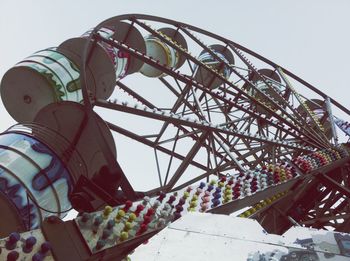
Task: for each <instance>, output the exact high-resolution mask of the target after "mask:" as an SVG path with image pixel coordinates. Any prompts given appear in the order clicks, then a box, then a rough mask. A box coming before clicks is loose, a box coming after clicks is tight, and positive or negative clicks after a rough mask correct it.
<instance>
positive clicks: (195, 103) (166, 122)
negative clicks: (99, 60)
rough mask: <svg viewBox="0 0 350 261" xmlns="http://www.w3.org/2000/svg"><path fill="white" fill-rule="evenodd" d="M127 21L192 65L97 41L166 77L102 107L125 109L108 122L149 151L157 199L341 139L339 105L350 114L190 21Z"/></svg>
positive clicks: (120, 87)
mask: <svg viewBox="0 0 350 261" xmlns="http://www.w3.org/2000/svg"><path fill="white" fill-rule="evenodd" d="M124 21H125V22H127V23H129V24H131V25H132V26H134V27H135V28H137V29H138V30H139V31H140V32H141V33H142V34H143V35H145V36H146V35H151V37H154V38H156V39H157V41H161V42H162V43H163V44H165V45H166V46H167V47H168V48H169V49H171V48H172V51H173V52H174V53H175V54H174V55H176V57H178V59H182V60H183V65H182V66H181V67H179V68H175V67H171V66H169V64H162V62H160V61H159V60H155V59H154V58H152V57H151V56H147V55H146V54H145V53H142V52H140V51H139V50H137V49H135V48H133V47H132V46H131V45H128V44H125V42H123V41H117V40H114V39H111V38H108V37H105V36H104V35H103V34H102V33H101V29H100V31H98V30H97V32H96V33H95V34H94V35H93V36H92V37H93V38H94V39H96V41H98V42H100V43H101V42H103V43H104V44H108V45H111V46H113V47H115V48H118V49H119V50H120V51H122V52H123V53H124V54H125V53H126V54H127V55H128V56H130V57H133V58H136V59H137V60H141V61H142V62H144V63H145V64H148V65H150V66H152V67H154V68H156V69H157V70H159V71H160V73H159V76H158V77H153V78H150V77H145V76H143V75H142V74H141V73H136V74H133V75H128V76H127V77H125V78H122V77H120V78H119V79H118V80H117V82H116V89H115V91H114V93H113V95H112V96H111V97H110V99H109V100H108V101H105V100H100V99H97V100H96V101H95V102H94V105H95V110H96V111H98V112H100V111H102V110H103V109H104V108H107V109H111V110H114V111H117V112H118V113H114V114H113V113H111V114H109V115H110V117H105V119H106V118H107V121H108V125H109V127H110V129H111V130H113V131H115V132H116V133H119V134H122V135H123V136H126V137H129V138H131V139H133V140H135V141H137V142H138V144H139V145H140V144H143V145H144V147H145V148H147V150H145V151H147V155H148V156H145V158H147V159H150V160H149V161H150V162H152V163H150V165H152V168H153V169H150V170H148V169H147V168H146V167H145V172H148V173H147V175H152V174H151V173H150V172H151V171H152V172H153V173H158V177H157V176H155V177H154V176H153V177H154V178H155V179H158V181H159V187H160V188H159V189H156V190H152V191H150V194H153V193H155V192H156V191H159V190H162V191H170V190H172V189H174V188H182V187H184V186H185V185H188V184H191V183H194V182H196V181H199V180H201V179H203V178H207V177H209V176H210V175H218V176H220V175H226V174H229V175H235V174H236V173H238V172H240V171H246V170H248V169H254V168H256V167H262V166H264V165H266V164H270V163H271V164H275V163H276V162H281V161H288V160H290V159H291V158H292V157H296V156H298V155H300V154H303V153H308V152H311V151H314V150H318V149H322V148H329V147H331V146H333V145H334V144H336V143H337V137H336V136H334V135H335V132H334V131H333V132H332V126H334V124H333V125H332V122H333V116H331V117H330V115H331V113H332V112H331V110H330V105H335V106H336V107H337V108H338V109H340V110H343V111H345V112H346V113H349V111H348V110H346V109H345V108H344V107H342V106H341V105H340V104H338V103H337V102H335V101H334V100H332V99H330V98H328V97H327V95H325V94H323V93H322V92H320V91H319V90H317V89H316V88H314V87H313V86H311V85H310V84H308V83H307V82H305V81H303V80H301V79H300V78H298V77H297V76H295V75H293V74H292V73H290V72H288V71H287V70H285V69H283V68H282V67H280V66H278V65H276V64H274V63H273V62H270V61H269V60H267V59H265V58H263V57H261V56H259V55H257V54H255V53H254V52H252V51H250V50H248V49H246V48H244V47H242V46H240V45H238V44H236V43H234V42H232V41H230V40H227V39H224V38H222V37H219V36H216V35H214V34H212V33H209V32H206V31H203V30H201V29H198V28H195V27H193V26H190V25H186V24H181V23H178V22H172V21H169V20H165V19H158V18H157V19H155V18H150V17H147V16H141V17H138V18H136V17H128V18H127V19H125V20H124ZM162 27H171V28H173V29H174V30H176V32H178V33H180V34H181V35H182V36H184V39H185V40H186V41H185V44H186V43H187V44H186V45H187V46H181V45H180V44H179V43H178V42H176V41H175V40H173V39H172V38H170V37H169V36H167V35H166V34H164V33H163V32H162V31H161V30H157V29H159V28H162ZM102 30H103V29H102ZM126 37H127V36H126ZM125 39H127V38H124V40H125ZM91 51H93V49H91ZM301 91H303V93H302V92H301ZM306 96H307V97H312V99H308V98H306ZM118 137H119V138H120V137H121V136H118ZM117 143H118V139H117ZM332 143H333V144H332ZM139 145H138V146H139ZM135 148H136V147H135ZM137 148H139V147H137ZM118 149H119V148H118ZM150 149H151V150H150ZM152 150H153V152H152ZM143 151H144V149H135V150H133V152H132V154H131V155H130V157H135V155H138V156H137V157H138V158H142V156H141V154H142V152H143ZM125 153H126V152H125V151H122V149H120V154H123V155H126V154H125ZM149 155H154V157H153V159H151V157H150V156H149ZM154 166H155V167H154ZM147 178H148V176H147ZM151 178H152V177H150V179H151Z"/></svg>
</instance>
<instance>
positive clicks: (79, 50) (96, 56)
mask: <svg viewBox="0 0 350 261" xmlns="http://www.w3.org/2000/svg"><path fill="white" fill-rule="evenodd" d="M89 41H90V42H91V44H93V46H94V51H93V52H92V53H91V54H90V55H89V57H88V60H87V61H86V62H87V65H86V80H87V86H86V87H87V89H88V90H89V92H90V93H91V95H92V97H93V98H98V99H104V100H105V99H107V98H108V97H109V96H111V94H112V93H113V90H114V86H115V81H116V75H115V69H114V64H113V61H112V60H111V58H110V56H109V55H108V53H107V51H106V50H105V49H104V48H103V46H102V45H101V44H100V43H96V42H94V41H93V40H89V38H83V37H76V38H71V39H68V40H66V41H64V42H63V43H61V44H60V45H59V46H58V48H57V49H58V51H60V52H61V53H63V54H64V55H66V56H67V57H69V59H71V60H72V61H74V63H75V64H77V65H78V68H79V69H80V70H81V63H82V59H83V49H84V46H86V45H87V43H88V42H89Z"/></svg>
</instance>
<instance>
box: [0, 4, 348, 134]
mask: <svg viewBox="0 0 350 261" xmlns="http://www.w3.org/2000/svg"><path fill="white" fill-rule="evenodd" d="M52 2H53V1H52ZM52 2H51V3H49V1H43V0H22V1H20V0H17V1H15V0H1V2H0V35H1V36H0V37H1V41H0V78H2V75H3V74H4V73H5V72H6V70H8V69H9V68H10V67H11V66H12V65H13V64H15V63H16V62H18V61H20V60H21V59H23V58H24V57H26V56H29V55H30V54H32V53H33V52H35V51H38V50H41V49H44V48H46V47H50V46H56V45H58V44H59V43H61V42H63V41H64V40H65V39H68V38H70V37H74V36H78V35H80V34H81V33H83V32H85V31H86V30H87V29H89V28H90V27H93V26H94V25H96V24H98V23H99V22H101V21H102V20H104V19H107V18H109V17H111V16H115V15H120V14H126V13H146V14H151V15H157V16H163V17H167V18H171V19H174V20H179V21H182V22H186V23H190V24H193V25H195V26H198V27H201V28H203V29H207V30H209V31H213V32H216V33H217V34H219V35H222V36H224V37H226V38H229V39H231V40H233V41H235V42H238V43H240V44H242V45H244V46H246V47H248V48H250V49H252V50H253V51H256V52H257V53H259V54H261V55H263V56H265V57H267V58H269V59H270V60H272V61H274V62H276V63H278V64H280V65H282V66H284V67H285V68H287V69H289V70H291V71H292V72H294V73H295V74H297V75H298V76H300V77H301V78H303V79H305V80H307V81H308V82H310V83H312V84H313V85H315V86H316V87H318V88H319V89H320V90H322V91H324V92H326V93H328V94H329V95H330V96H331V97H334V98H335V99H337V100H338V101H339V102H341V103H342V104H343V105H345V106H346V107H348V108H349V107H350V106H349V105H350V101H349V95H348V93H349V91H348V81H347V75H349V71H350V64H349V60H350V51H349V46H350V36H349V33H348V29H349V25H350V15H349V11H350V1H347V0H334V1H326V0H307V1H302V0H284V1H280V0H265V1H260V0H255V1H254V0H236V1H229V0H221V1H208V0H201V1H194V0H192V1H189V0H176V1H165V0H162V1H161V0H148V1H146V0H134V1H130V0H129V1H126V0H125V1H121V0H119V1H118V0H112V1H110V0H107V1H89V0H85V1H82V0H74V1H67V0H61V1H56V4H53V3H52ZM101 3H102V4H101ZM11 124H13V121H12V119H11V118H10V116H9V115H8V114H7V113H6V111H5V110H4V108H3V106H2V104H1V102H0V131H3V130H5V129H6V128H7V127H9V126H10V125H11Z"/></svg>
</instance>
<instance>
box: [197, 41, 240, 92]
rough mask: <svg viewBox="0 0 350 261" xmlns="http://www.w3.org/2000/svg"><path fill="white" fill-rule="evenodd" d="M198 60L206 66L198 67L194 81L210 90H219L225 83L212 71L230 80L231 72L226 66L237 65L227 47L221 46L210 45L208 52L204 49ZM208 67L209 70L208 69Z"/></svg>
mask: <svg viewBox="0 0 350 261" xmlns="http://www.w3.org/2000/svg"><path fill="white" fill-rule="evenodd" d="M212 53H213V54H214V56H213V55H212ZM215 56H218V57H219V58H220V60H222V61H224V63H223V62H221V61H220V60H218V59H217V58H216V57H215ZM197 59H198V60H199V61H200V63H202V64H204V66H202V65H200V66H197V68H196V72H195V76H194V79H195V80H196V81H197V82H199V83H201V84H203V85H204V86H205V87H206V88H208V89H214V88H217V87H218V86H220V85H221V84H222V83H223V81H222V80H221V79H218V78H217V77H216V75H215V74H213V73H212V71H211V70H214V71H217V73H219V74H223V77H224V78H226V79H228V78H229V77H230V74H231V70H230V67H228V66H227V65H226V64H229V65H233V64H234V63H235V59H234V56H233V54H232V52H231V51H230V50H229V49H228V47H227V46H224V45H221V44H213V45H209V46H208V49H207V50H206V49H204V50H202V51H201V52H200V54H199V56H198V58H197ZM225 63H226V64H225ZM207 66H208V67H209V68H206V67H207Z"/></svg>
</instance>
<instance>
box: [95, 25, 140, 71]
mask: <svg viewBox="0 0 350 261" xmlns="http://www.w3.org/2000/svg"><path fill="white" fill-rule="evenodd" d="M100 25H101V26H97V27H95V29H97V30H98V29H99V28H101V27H107V28H110V29H112V30H113V31H114V34H113V35H112V37H111V38H112V39H114V40H116V41H118V42H119V43H121V44H126V45H127V46H129V47H131V48H133V49H135V50H138V51H139V52H141V53H145V52H146V44H145V41H144V39H143V36H142V34H141V33H140V31H139V30H138V29H137V28H136V27H135V26H134V25H133V24H132V23H131V24H130V23H126V22H121V21H118V20H113V19H111V20H107V21H105V22H102V23H101V24H100ZM142 65H143V61H141V60H139V59H135V58H134V57H133V56H131V57H130V64H129V66H128V70H127V74H132V73H135V72H138V71H139V70H140V69H141V67H142Z"/></svg>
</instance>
